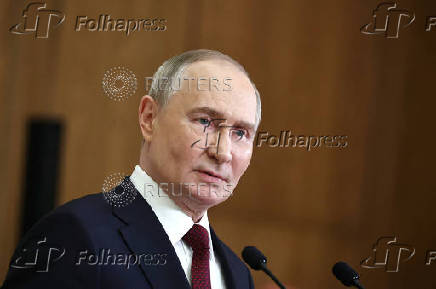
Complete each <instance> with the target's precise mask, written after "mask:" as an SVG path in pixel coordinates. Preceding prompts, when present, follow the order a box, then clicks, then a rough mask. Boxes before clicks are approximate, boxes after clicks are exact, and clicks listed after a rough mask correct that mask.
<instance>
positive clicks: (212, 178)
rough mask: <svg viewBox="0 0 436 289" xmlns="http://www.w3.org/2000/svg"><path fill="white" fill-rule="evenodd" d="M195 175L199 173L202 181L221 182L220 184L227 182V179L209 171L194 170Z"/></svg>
mask: <svg viewBox="0 0 436 289" xmlns="http://www.w3.org/2000/svg"><path fill="white" fill-rule="evenodd" d="M195 171H196V172H197V173H199V174H200V175H201V176H202V177H203V178H204V179H207V180H209V181H214V182H216V181H221V182H227V178H225V177H223V176H221V175H219V174H217V173H215V172H213V171H209V170H195Z"/></svg>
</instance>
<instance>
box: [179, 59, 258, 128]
mask: <svg viewBox="0 0 436 289" xmlns="http://www.w3.org/2000/svg"><path fill="white" fill-rule="evenodd" d="M181 78H182V79H190V80H189V81H187V80H184V81H182V82H181V87H180V88H181V89H180V93H178V94H179V96H180V97H182V98H183V101H182V102H183V107H184V108H185V110H189V109H194V108H196V107H211V108H212V109H214V110H216V111H218V112H220V113H222V114H223V116H224V118H226V119H228V120H229V121H244V122H248V123H252V124H254V123H255V119H256V107H257V102H256V95H255V92H254V88H253V86H252V85H251V82H250V80H249V79H248V77H247V76H246V75H245V74H244V73H243V72H242V71H240V70H239V69H238V68H237V67H236V66H235V65H233V64H232V63H230V62H228V61H225V60H207V61H199V62H195V63H193V64H191V65H189V66H188V67H186V68H185V70H184V71H183V74H182V75H181ZM174 96H175V95H174ZM180 100H181V99H180Z"/></svg>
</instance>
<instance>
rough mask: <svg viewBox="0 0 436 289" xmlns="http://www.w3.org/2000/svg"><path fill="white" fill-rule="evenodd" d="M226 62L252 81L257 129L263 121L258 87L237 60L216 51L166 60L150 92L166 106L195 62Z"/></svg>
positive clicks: (196, 52) (189, 53)
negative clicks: (186, 70)
mask: <svg viewBox="0 0 436 289" xmlns="http://www.w3.org/2000/svg"><path fill="white" fill-rule="evenodd" d="M213 59H218V60H225V61H228V62H230V63H231V64H233V65H234V66H235V67H236V68H238V69H239V70H240V71H241V72H243V73H244V74H245V75H246V76H247V78H248V79H249V80H250V82H251V85H252V86H253V89H254V91H255V94H256V103H257V107H256V123H255V128H256V129H257V127H258V126H259V123H260V119H261V101H260V94H259V91H258V90H257V89H256V86H255V85H254V83H253V82H252V81H251V79H250V76H249V75H248V73H247V72H246V71H245V69H244V67H243V66H242V65H241V64H239V63H238V62H237V61H236V60H234V59H233V58H231V57H230V56H228V55H226V54H223V53H221V52H219V51H216V50H208V49H198V50H190V51H186V52H184V53H182V54H179V55H176V56H174V57H172V58H170V59H168V60H166V61H165V62H164V63H163V64H162V65H161V66H160V67H159V68H158V70H157V71H156V72H155V73H154V75H153V80H152V83H151V88H150V90H149V92H148V95H150V96H151V97H152V98H153V99H154V100H156V101H157V103H158V104H159V105H160V106H161V107H163V106H164V105H166V104H167V103H168V101H169V99H170V97H171V96H172V94H173V93H174V82H175V80H176V79H181V76H182V74H183V72H184V70H185V69H186V68H187V67H188V66H189V65H191V64H193V63H194V62H198V61H204V60H213ZM162 79H165V80H169V81H166V82H164V83H161V82H160V80H162Z"/></svg>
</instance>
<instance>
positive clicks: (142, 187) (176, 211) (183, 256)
mask: <svg viewBox="0 0 436 289" xmlns="http://www.w3.org/2000/svg"><path fill="white" fill-rule="evenodd" d="M130 180H131V181H132V183H133V185H134V186H135V188H136V189H137V190H138V192H139V193H140V194H141V195H142V197H144V199H145V200H146V201H147V203H148V204H149V205H150V206H151V208H152V210H153V212H154V213H155V214H156V216H157V218H158V219H159V222H160V223H161V224H162V226H163V228H164V230H165V232H166V233H167V235H168V238H169V240H170V242H171V244H172V245H173V247H174V249H175V251H176V254H177V257H178V258H179V260H180V264H182V267H183V270H184V271H185V274H186V278H187V279H188V281H189V284H191V264H192V249H191V247H190V246H189V245H188V244H186V242H185V241H183V240H182V237H183V236H184V235H185V234H186V233H187V232H188V231H189V230H190V229H191V228H192V226H193V225H194V222H193V221H192V218H191V217H189V216H188V215H186V214H185V212H183V211H182V210H181V209H180V208H179V207H178V206H177V205H176V204H175V203H174V201H173V200H171V199H170V198H169V197H168V195H167V194H166V193H165V192H164V191H163V190H162V189H159V188H158V185H157V183H156V182H155V181H153V179H152V178H151V177H150V176H149V175H147V173H146V172H145V171H144V170H143V169H142V168H141V167H140V166H139V165H136V166H135V169H134V171H133V173H132V175H131V176H130ZM197 224H199V225H201V226H202V227H204V228H205V229H206V230H207V232H208V233H209V247H210V254H209V256H210V257H209V270H210V284H211V289H225V288H226V287H225V283H224V276H223V274H222V272H221V265H220V262H219V260H218V258H217V256H215V254H214V250H213V246H212V239H211V236H210V228H209V219H208V217H207V211H206V213H205V214H204V216H203V217H202V218H201V220H200V221H199V222H198V223H197ZM191 286H192V285H191Z"/></svg>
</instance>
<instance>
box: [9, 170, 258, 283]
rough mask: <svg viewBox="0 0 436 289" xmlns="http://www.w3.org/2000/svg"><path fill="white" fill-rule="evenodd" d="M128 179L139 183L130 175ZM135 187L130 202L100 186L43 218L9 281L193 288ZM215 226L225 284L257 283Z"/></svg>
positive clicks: (24, 246) (19, 253)
mask: <svg viewBox="0 0 436 289" xmlns="http://www.w3.org/2000/svg"><path fill="white" fill-rule="evenodd" d="M124 182H128V183H129V184H128V185H130V186H133V184H132V183H131V182H130V179H129V178H128V177H126V178H125V179H124ZM135 192H136V198H135V199H134V200H133V201H132V203H130V204H129V205H127V206H124V207H112V206H110V205H109V204H108V202H107V201H106V200H105V199H104V197H103V194H102V193H99V194H92V195H87V196H85V197H82V198H79V199H76V200H73V201H70V202H68V203H66V204H64V205H62V206H60V207H58V208H57V209H55V210H53V211H52V212H51V213H49V214H48V215H46V216H45V217H43V218H42V219H41V220H40V221H39V222H38V223H37V224H35V225H34V226H33V227H32V229H31V230H30V231H29V232H28V233H27V234H26V235H25V236H24V238H23V239H22V240H21V242H20V243H19V245H18V247H17V249H16V251H15V253H14V255H13V256H12V259H11V263H10V268H9V272H8V274H7V276H6V280H5V282H4V284H3V288H4V289H9V288H11V289H14V288H17V289H18V288H43V289H49V288H53V289H60V288H62V289H64V288H80V289H83V288H96V289H97V288H101V289H109V288H114V289H121V288H122V289H139V288H154V289H189V288H190V286H189V283H188V281H187V279H186V276H185V273H184V271H183V268H182V266H181V264H180V261H179V259H178V258H177V255H176V253H175V250H174V247H173V246H172V245H171V243H170V241H169V239H168V236H167V235H166V233H165V231H164V229H163V227H162V225H161V223H160V222H159V220H158V219H157V217H156V215H155V214H154V212H153V211H152V209H151V207H150V205H149V204H148V203H147V202H146V201H145V200H144V198H143V197H142V196H141V195H140V194H139V192H137V191H135ZM210 231H211V238H212V243H213V247H214V251H215V252H216V254H217V255H218V258H219V260H220V262H221V266H222V272H223V275H224V278H225V283H226V286H227V289H252V288H254V285H253V280H252V277H251V274H250V271H249V270H248V268H247V267H246V266H245V264H244V263H242V261H241V260H240V259H239V258H238V257H237V256H236V255H235V254H234V253H233V252H232V251H231V249H230V248H229V247H227V246H226V245H225V244H224V243H223V242H222V241H221V240H220V239H218V237H217V236H216V234H215V232H214V231H213V229H212V228H210ZM118 254H120V256H118ZM109 255H111V257H112V258H111V257H108V256H109ZM140 255H142V259H141V257H140ZM130 256H132V257H130ZM118 258H119V259H118ZM128 258H130V260H127V259H128ZM138 258H139V261H137V260H138ZM32 260H36V261H35V262H33V261H32ZM115 260H116V261H115ZM129 262H130V264H131V265H130V266H129V267H128V266H127V264H129ZM138 263H139V265H138ZM135 264H136V265H135ZM127 267H128V268H127Z"/></svg>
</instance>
